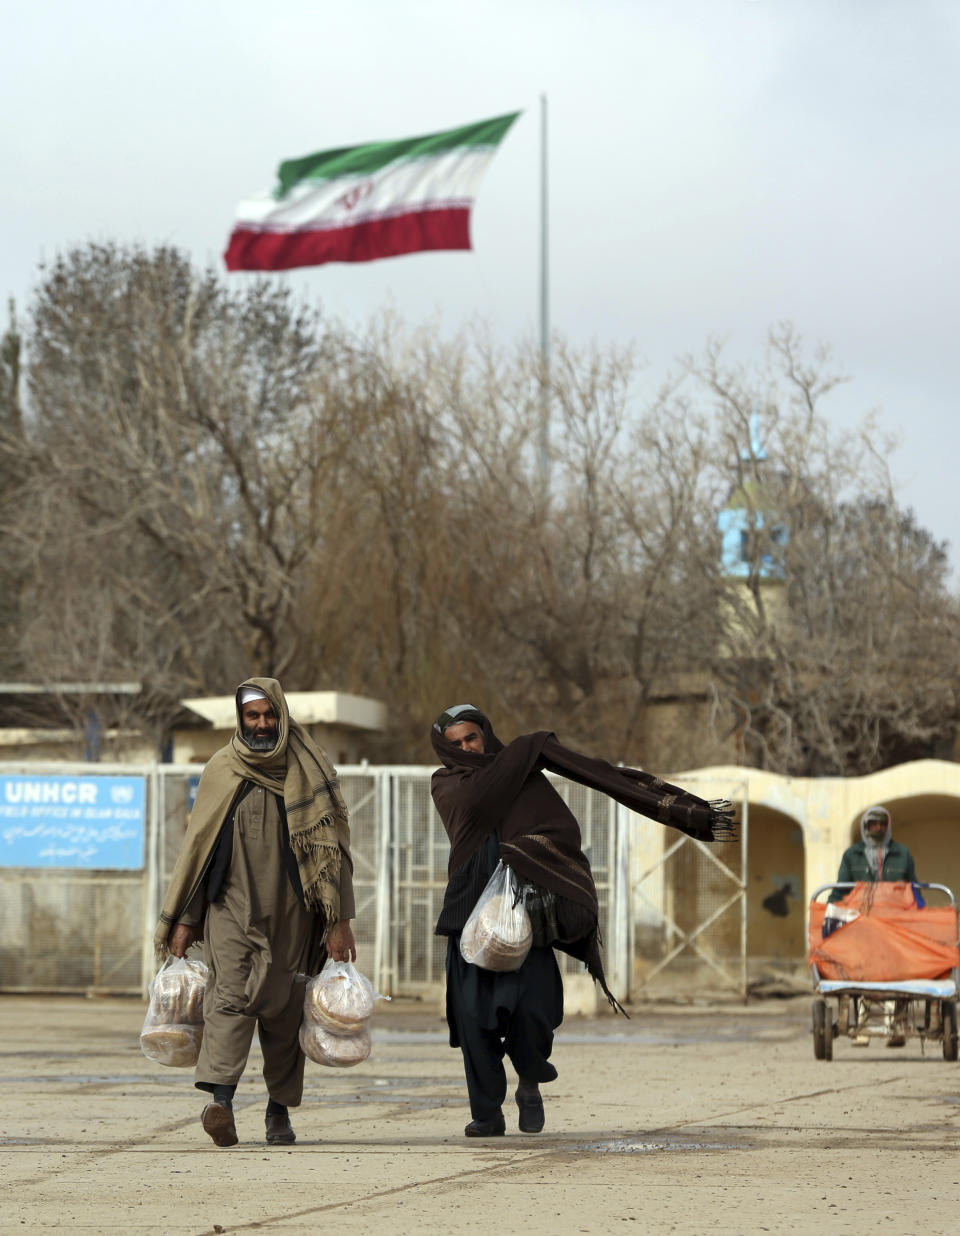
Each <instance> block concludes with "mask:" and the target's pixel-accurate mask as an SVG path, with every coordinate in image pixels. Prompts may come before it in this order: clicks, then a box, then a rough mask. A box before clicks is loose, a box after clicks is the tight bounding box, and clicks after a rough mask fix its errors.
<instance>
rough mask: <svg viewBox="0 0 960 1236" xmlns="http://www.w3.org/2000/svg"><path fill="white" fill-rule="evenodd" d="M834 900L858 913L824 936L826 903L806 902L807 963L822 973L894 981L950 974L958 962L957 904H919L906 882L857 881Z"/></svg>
mask: <svg viewBox="0 0 960 1236" xmlns="http://www.w3.org/2000/svg"><path fill="white" fill-rule="evenodd" d="M836 905H837V906H839V907H842V908H843V909H846V910H856V911H857V912H858V914H859V917H858V918H855V919H854V920H853V921H852V922H849V923H844V924H843V925H842V926H840V927H837V928H836V929H835V930H834V931H833V932H832V934H831V935H829V936H827V938H826V939H824V938H823V919H824V915H825V914H826V910H827V907H826V905H824V904H823V903H822V902H816V901H813V902H811V903H810V963H811V964H812V965H814V964H815V965H816V967H817V969H818V970H819V971H820V977H821V978H824V979H833V980H836V981H839V982H851V983H856V982H863V983H897V982H907V981H909V980H910V979H938V978H949V976H950V971H951V970H952V969H953V968H954V967H956V966H960V950H958V949H957V911H956V909H955V908H954V907H953V906H924V907H923V908H920V907H919V906H917V905H916V903H915V901H914V897H913V888H912V886H911V885H909V884H904V883H897V884H892V883H891V884H888V883H883V884H868V883H862V884H857V885H856V886H855V887H854V888H852V889H851V890H850V892H849V893H847V895H846V896H845V897H844V898H843V900H842V901H838V902H837V903H836Z"/></svg>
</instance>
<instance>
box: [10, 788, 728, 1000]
mask: <svg viewBox="0 0 960 1236" xmlns="http://www.w3.org/2000/svg"><path fill="white" fill-rule="evenodd" d="M117 770H122V772H123V773H124V774H127V775H140V776H143V777H144V778H145V781H146V787H147V795H146V820H145V846H144V860H143V866H142V869H141V870H139V871H131V872H116V871H77V870H70V869H64V868H57V867H43V868H37V867H31V868H24V867H0V885H2V906H0V990H3V991H8V992H9V991H22V992H26V991H31V992H44V991H46V992H114V993H134V992H140V991H142V990H143V989H144V987H145V985H146V982H147V981H148V980H149V978H150V977H151V975H152V973H153V969H154V959H153V948H152V937H153V929H154V926H155V924H156V921H157V919H158V917H159V912H160V907H161V905H162V901H163V896H164V892H165V890H166V887H167V885H168V882H169V879H170V876H171V873H172V871H173V866H174V863H175V861H176V856H177V852H178V849H179V846H180V842H181V840H182V838H183V834H184V832H185V829H186V823H187V816H188V812H189V808H190V806H191V805H192V801H193V795H194V793H195V790H196V785H197V781H198V779H199V776H200V773H201V771H202V769H201V767H200V766H195V765H186V766H177V765H150V766H141V767H137V766H131V765H113V766H111V767H107V766H103V765H90V764H82V765H77V764H74V765H64V764H58V765H38V764H30V765H27V764H17V765H3V764H0V774H2V773H4V772H18V773H23V772H28V773H30V774H31V775H42V774H44V773H46V774H48V775H53V774H71V775H83V776H90V775H97V774H102V773H112V772H115V771H117ZM431 772H432V769H431V768H423V767H419V766H417V767H412V766H396V767H382V766H378V767H373V766H366V765H364V766H351V767H345V768H341V769H340V777H341V784H342V788H343V793H344V797H345V799H346V802H347V804H348V807H349V809H350V829H351V850H352V854H353V862H354V888H355V890H356V897H357V914H356V920H355V923H354V934H355V936H356V939H357V947H358V952H359V956H360V959H361V962H362V965H363V967H364V970H365V972H366V973H367V974H368V975H369V976H370V978H371V980H372V981H373V983H374V985H375V986H376V987H377V989H378V990H380V991H382V992H384V993H385V994H392V995H433V994H436V993H437V991H438V989H439V987H440V985H441V984H442V981H443V971H444V955H445V951H446V940H445V939H443V938H442V937H439V936H436V935H434V924H435V923H436V920H437V917H438V915H439V913H440V906H441V902H442V899H443V890H444V887H445V885H446V869H447V857H448V853H449V846H448V843H447V838H446V834H445V832H444V829H443V826H442V824H441V822H440V819H439V816H438V815H437V813H436V810H435V809H434V806H433V802H432V800H431V797H430V775H431ZM554 784H555V786H556V788H557V790H558V791H559V792H560V794H561V795H562V797H563V798H564V799H565V801H566V802H567V803H568V804H569V806H570V807H571V809H572V811H573V813H574V815H575V816H576V817H577V819H578V820H579V822H580V827H581V833H582V837H583V847H584V850H585V852H586V854H587V856H588V857H589V859H590V863H591V866H592V869H593V874H594V880H595V882H596V886H597V894H598V900H599V906H600V930H601V934H602V939H603V944H604V962H605V967H606V970H607V977H608V983H609V985H610V987H611V989H612V990H613V991H614V992H616V993H617V994H620V995H623V996H624V997H629V996H630V995H631V994H634V992H635V991H636V990H638V989H639V988H640V987H642V986H643V984H644V982H645V981H647V978H649V972H650V971H651V970H652V969H653V968H654V967H657V966H659V970H658V972H659V971H662V970H663V969H664V968H665V967H667V966H670V965H671V964H676V959H677V958H678V957H680V955H681V954H683V952H684V949H683V948H681V949H680V950H677V948H676V945H677V942H678V939H679V937H678V934H677V933H678V932H679V933H681V935H685V938H686V940H687V942H688V943H689V942H690V940H691V939H692V940H693V941H694V942H695V944H696V946H697V948H698V949H700V950H701V951H703V950H704V949H705V950H706V951H707V952H708V953H709V952H710V951H711V947H712V949H713V953H714V954H717V955H722V956H723V958H724V961H723V966H724V973H725V975H726V976H727V977H728V978H729V977H733V978H734V979H735V976H736V974H737V973H739V971H738V970H737V967H736V964H734V965H733V969H732V970H731V968H730V965H731V958H730V949H731V947H732V948H733V950H734V953H736V952H737V950H738V949H739V950H740V951H741V952H742V947H743V945H744V938H743V935H744V933H743V932H742V931H739V930H737V931H734V932H733V933H732V934H731V931H730V925H729V914H727V917H726V918H724V915H723V914H721V915H718V916H717V917H716V918H715V919H714V920H712V921H710V922H704V921H703V919H704V918H709V914H706V915H701V917H700V919H699V920H698V922H697V927H696V930H694V929H693V928H690V927H689V926H687V925H685V919H684V912H682V911H678V908H677V904H678V903H677V898H676V889H677V888H680V889H681V890H682V889H683V888H685V887H687V884H686V883H685V878H686V877H685V876H684V874H683V873H680V876H679V877H678V876H677V872H675V871H672V870H671V866H670V856H667V858H666V859H665V860H663V861H655V862H654V863H653V864H652V865H651V864H648V865H650V866H652V870H651V871H647V872H646V873H645V875H644V877H643V879H642V880H640V881H638V880H637V879H636V878H635V877H634V876H632V875H631V872H633V871H635V870H636V869H637V866H638V861H637V855H638V854H640V856H641V859H642V858H643V855H644V854H646V853H649V854H654V853H656V854H657V855H659V854H660V853H662V850H663V840H664V838H666V839H668V840H672V839H674V838H676V837H677V836H678V834H676V833H674V832H673V831H672V830H665V829H663V828H662V827H661V826H660V825H658V824H654V823H652V822H651V821H648V820H643V819H641V818H640V817H638V816H636V815H634V814H633V813H631V812H628V811H626V810H624V809H623V808H621V807H619V806H617V804H615V803H613V802H612V801H611V800H610V799H608V798H606V797H605V796H603V795H601V794H598V793H596V792H594V791H591V790H588V789H586V788H584V787H583V786H579V785H576V784H574V783H571V782H568V781H564V780H561V779H555V780H554ZM712 858H713V856H712V855H711V859H710V860H708V861H712ZM640 866H641V867H642V866H643V862H642V861H641V862H640ZM730 874H731V875H735V873H734V872H731V873H730ZM687 876H688V877H689V878H691V879H693V880H694V881H695V882H696V881H699V878H700V877H699V875H698V874H697V872H695V871H694V870H693V869H691V871H690V872H688V873H687ZM735 882H736V881H735ZM708 883H709V881H708ZM681 900H682V898H681ZM732 904H733V903H731V905H732ZM736 908H737V911H742V898H740V900H739V901H736ZM725 909H726V911H729V909H730V906H727V907H725ZM688 917H689V916H688ZM711 940H712V941H713V946H711ZM671 952H672V954H673V955H672V956H671V955H670V954H671ZM559 957H560V961H561V968H562V969H563V970H564V971H565V972H568V973H573V972H576V971H579V970H581V966H580V963H578V962H575V961H573V960H572V959H570V958H567V957H564V956H563V955H562V954H561V955H559ZM734 961H735V958H734ZM638 976H639V979H638ZM644 976H646V978H645V977H644Z"/></svg>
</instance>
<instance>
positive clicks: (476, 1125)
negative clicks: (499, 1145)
mask: <svg viewBox="0 0 960 1236" xmlns="http://www.w3.org/2000/svg"><path fill="white" fill-rule="evenodd" d="M506 1131H507V1122H506V1120H504V1118H503V1112H498V1113H497V1114H496V1115H495V1116H491V1117H490V1119H489V1120H471V1121H470V1123H469V1124H468V1125H467V1127H466V1128H465V1129H464V1130H463V1135H464V1137H503V1135H504V1133H506Z"/></svg>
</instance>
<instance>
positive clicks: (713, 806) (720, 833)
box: [710, 798, 740, 841]
mask: <svg viewBox="0 0 960 1236" xmlns="http://www.w3.org/2000/svg"><path fill="white" fill-rule="evenodd" d="M739 836H740V834H739V832H738V830H737V820H736V810H735V808H734V805H733V803H731V802H730V801H729V800H728V799H726V798H713V799H711V800H710V837H711V840H713V841H737V840H738V839H739Z"/></svg>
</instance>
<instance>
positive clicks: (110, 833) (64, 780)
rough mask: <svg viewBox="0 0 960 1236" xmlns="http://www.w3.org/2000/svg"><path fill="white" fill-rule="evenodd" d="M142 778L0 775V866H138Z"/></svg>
mask: <svg viewBox="0 0 960 1236" xmlns="http://www.w3.org/2000/svg"><path fill="white" fill-rule="evenodd" d="M144 787H145V779H144V778H143V777H102V776H101V777H95V776H91V777H86V776H76V777H65V776H35V775H30V774H22V775H21V774H14V775H4V776H0V866H2V867H85V868H91V869H98V870H104V869H111V870H126V871H130V870H137V869H139V868H141V867H143V861H144V860H143V851H144V801H145V797H146V796H145V790H144Z"/></svg>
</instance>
